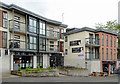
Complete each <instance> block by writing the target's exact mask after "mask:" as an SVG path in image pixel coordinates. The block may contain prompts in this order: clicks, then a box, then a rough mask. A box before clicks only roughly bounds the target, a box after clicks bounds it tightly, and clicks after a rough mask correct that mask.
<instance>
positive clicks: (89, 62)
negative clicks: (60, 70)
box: [64, 27, 117, 74]
mask: <svg viewBox="0 0 120 84" xmlns="http://www.w3.org/2000/svg"><path fill="white" fill-rule="evenodd" d="M64 45H65V56H64V65H65V66H75V67H79V68H87V69H88V70H89V72H90V73H92V72H108V73H109V74H110V73H113V72H114V71H115V69H117V34H116V33H113V32H111V31H108V30H105V29H93V28H88V27H84V28H74V29H69V30H67V32H66V34H65V42H64Z"/></svg>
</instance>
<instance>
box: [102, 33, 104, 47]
mask: <svg viewBox="0 0 120 84" xmlns="http://www.w3.org/2000/svg"><path fill="white" fill-rule="evenodd" d="M102 45H104V35H103V34H102Z"/></svg>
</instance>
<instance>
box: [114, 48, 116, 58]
mask: <svg viewBox="0 0 120 84" xmlns="http://www.w3.org/2000/svg"><path fill="white" fill-rule="evenodd" d="M114 59H116V50H115V49H114Z"/></svg>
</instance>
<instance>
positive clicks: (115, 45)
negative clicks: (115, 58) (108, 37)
mask: <svg viewBox="0 0 120 84" xmlns="http://www.w3.org/2000/svg"><path fill="white" fill-rule="evenodd" d="M115 47H116V37H114V48H115Z"/></svg>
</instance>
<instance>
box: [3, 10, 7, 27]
mask: <svg viewBox="0 0 120 84" xmlns="http://www.w3.org/2000/svg"><path fill="white" fill-rule="evenodd" d="M3 27H4V28H7V12H5V11H4V12H3Z"/></svg>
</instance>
